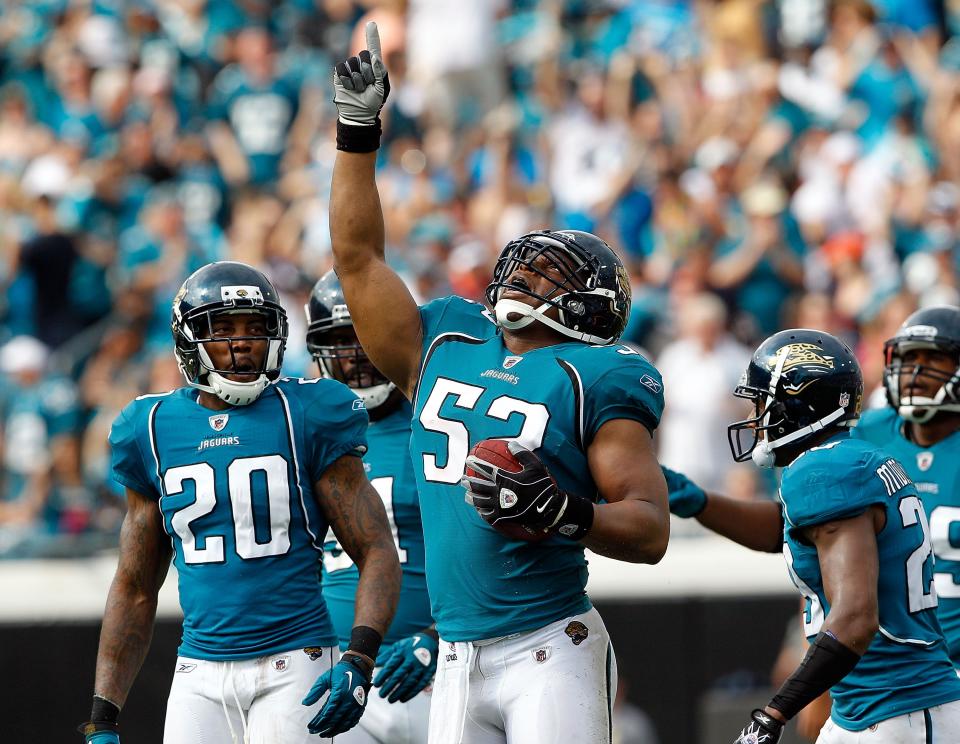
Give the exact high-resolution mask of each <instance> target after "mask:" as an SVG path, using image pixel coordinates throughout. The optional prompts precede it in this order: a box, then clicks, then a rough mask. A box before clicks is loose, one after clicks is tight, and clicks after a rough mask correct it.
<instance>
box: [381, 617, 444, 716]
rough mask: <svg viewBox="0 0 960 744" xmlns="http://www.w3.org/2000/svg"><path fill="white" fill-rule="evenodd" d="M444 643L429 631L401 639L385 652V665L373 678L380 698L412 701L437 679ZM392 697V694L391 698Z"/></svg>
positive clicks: (383, 662)
mask: <svg viewBox="0 0 960 744" xmlns="http://www.w3.org/2000/svg"><path fill="white" fill-rule="evenodd" d="M439 649H440V642H439V641H438V640H437V639H436V638H434V637H433V636H432V635H428V634H427V633H417V635H414V636H411V637H410V638H404V639H403V640H402V641H397V642H396V643H394V644H393V645H392V646H390V648H388V649H386V652H385V653H381V654H380V657H379V659H378V661H381V660H382V668H381V669H380V671H379V673H378V674H377V676H376V678H375V679H374V680H373V686H374V687H379V688H380V697H382V698H384V697H385V698H387V701H388V702H391V703H405V702H407V701H408V700H412V699H413V698H414V697H416V696H417V694H418V693H419V692H420V691H421V690H422V689H423V688H424V687H426V686H427V685H428V684H430V680H432V679H433V675H434V673H435V672H436V671H437V652H438V651H439ZM388 696H389V697H388Z"/></svg>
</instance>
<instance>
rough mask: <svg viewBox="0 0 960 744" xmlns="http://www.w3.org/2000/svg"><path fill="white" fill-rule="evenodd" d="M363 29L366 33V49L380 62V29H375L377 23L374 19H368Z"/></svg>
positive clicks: (381, 56) (381, 58)
mask: <svg viewBox="0 0 960 744" xmlns="http://www.w3.org/2000/svg"><path fill="white" fill-rule="evenodd" d="M365 31H366V35H367V49H368V50H369V52H370V54H371V55H372V56H374V57H376V58H377V59H379V60H380V61H381V62H382V61H383V52H381V51H380V31H379V30H377V24H376V23H375V22H374V21H370V22H369V23H368V24H367V27H366V29H365Z"/></svg>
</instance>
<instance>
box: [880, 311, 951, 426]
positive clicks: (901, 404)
mask: <svg viewBox="0 0 960 744" xmlns="http://www.w3.org/2000/svg"><path fill="white" fill-rule="evenodd" d="M915 349H936V350H937V351H942V352H944V353H945V354H949V355H950V356H952V357H953V361H954V364H956V365H957V367H956V369H954V370H953V371H952V372H949V373H948V372H942V371H940V370H936V369H931V368H930V367H925V366H923V365H920V364H907V363H905V362H904V361H903V355H904V354H905V353H906V352H908V351H912V350H915ZM883 353H884V359H885V361H886V363H885V366H884V368H883V386H884V388H885V389H886V393H887V402H888V403H889V404H890V405H891V406H893V407H894V408H895V409H896V410H897V413H899V414H900V415H901V416H902V417H903V418H905V419H907V420H908V421H914V422H916V423H918V424H923V423H926V422H927V421H929V420H930V419H932V418H933V417H934V416H935V415H936V414H937V412H939V411H960V398H958V394H960V387H958V383H960V308H957V307H954V306H953V305H935V306H933V307H925V308H923V309H922V310H917V312H915V313H913V314H912V315H911V316H910V317H908V318H907V319H906V320H905V321H904V322H903V325H902V326H900V328H899V330H898V331H897V333H896V335H895V336H894V337H893V338H891V339H890V340H888V341H887V342H886V343H885V344H884V346H883ZM904 376H909V379H910V381H911V382H913V381H915V380H916V379H917V378H920V377H926V378H929V379H932V380H935V381H936V382H939V383H940V389H939V390H938V391H937V393H936V394H935V395H934V396H933V397H932V398H929V397H926V396H919V395H904V396H902V395H901V394H900V386H901V385H900V384H901V382H902V381H903V378H904Z"/></svg>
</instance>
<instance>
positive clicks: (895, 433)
mask: <svg viewBox="0 0 960 744" xmlns="http://www.w3.org/2000/svg"><path fill="white" fill-rule="evenodd" d="M884 354H885V356H886V365H885V367H884V373H883V382H884V387H885V388H886V393H887V401H888V403H889V404H890V405H889V407H887V408H882V409H876V410H872V411H867V412H866V413H864V414H863V417H862V418H861V419H860V423H859V424H858V425H857V427H856V428H855V429H854V430H853V436H855V437H860V438H862V439H865V440H866V441H868V442H871V443H873V444H875V445H877V446H878V447H882V448H883V449H884V450H885V451H886V452H889V453H890V454H891V455H893V456H894V457H895V458H896V459H897V460H898V461H899V462H900V463H902V464H903V468H904V470H906V471H907V475H909V476H910V478H911V479H912V480H913V482H914V483H915V484H916V486H917V491H918V492H919V493H920V497H921V498H922V499H923V505H924V508H925V509H926V510H927V520H928V521H929V523H930V540H931V541H932V543H933V555H934V557H935V558H936V572H935V573H934V574H933V581H934V585H935V586H936V589H937V598H938V605H937V617H939V618H940V625H941V627H942V628H943V635H944V636H945V637H946V639H947V645H948V647H949V649H950V657H951V658H952V659H953V663H954V666H957V667H958V668H960V436H958V434H957V432H958V431H960V398H958V395H960V389H958V387H957V386H958V385H960V308H956V307H952V306H947V305H941V306H936V307H928V308H924V309H922V310H918V311H917V312H915V313H913V314H912V315H911V316H910V317H908V318H907V319H906V321H904V323H903V325H902V326H901V327H900V329H899V330H898V331H897V333H896V335H895V336H894V337H893V338H891V339H890V340H889V341H887V343H886V344H885V345H884Z"/></svg>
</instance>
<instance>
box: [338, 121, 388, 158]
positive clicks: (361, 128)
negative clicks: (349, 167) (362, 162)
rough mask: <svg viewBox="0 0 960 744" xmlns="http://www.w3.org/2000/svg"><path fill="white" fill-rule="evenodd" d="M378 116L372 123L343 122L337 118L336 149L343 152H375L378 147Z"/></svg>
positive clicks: (379, 127)
mask: <svg viewBox="0 0 960 744" xmlns="http://www.w3.org/2000/svg"><path fill="white" fill-rule="evenodd" d="M382 132H383V129H382V127H381V126H380V117H379V116H378V117H377V118H376V121H375V122H374V123H373V124H344V123H343V122H342V121H340V119H339V118H338V119H337V149H338V150H342V151H343V152H361V153H362V152H375V151H376V150H378V149H379V148H380V135H381V133H382Z"/></svg>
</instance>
